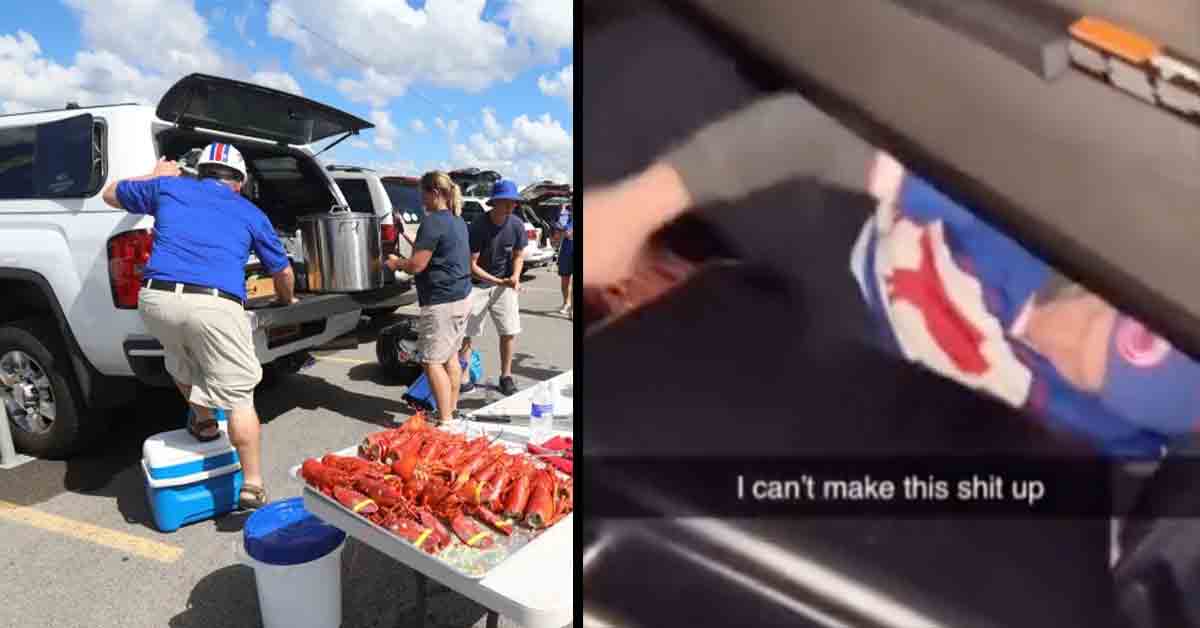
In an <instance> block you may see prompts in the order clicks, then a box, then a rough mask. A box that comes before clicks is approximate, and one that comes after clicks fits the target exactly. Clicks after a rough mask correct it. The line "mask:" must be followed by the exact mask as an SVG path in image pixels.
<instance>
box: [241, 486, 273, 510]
mask: <svg viewBox="0 0 1200 628" xmlns="http://www.w3.org/2000/svg"><path fill="white" fill-rule="evenodd" d="M247 494H249V495H250V499H247V498H246V497H245V495H247ZM266 505H267V489H265V488H263V487H261V486H257V485H254V484H247V483H243V484H242V490H241V493H240V494H239V495H238V507H239V508H241V509H242V510H257V509H259V508H262V507H263V506H266Z"/></svg>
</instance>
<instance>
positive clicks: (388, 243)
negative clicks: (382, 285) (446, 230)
mask: <svg viewBox="0 0 1200 628" xmlns="http://www.w3.org/2000/svg"><path fill="white" fill-rule="evenodd" d="M325 169H326V170H328V171H329V172H330V173H331V174H332V176H333V180H334V182H336V183H337V186H338V189H340V190H341V191H342V195H343V196H345V197H346V202H347V203H349V204H350V209H351V210H353V211H360V212H367V213H372V214H375V216H376V217H378V218H379V232H380V237H381V239H382V242H383V253H384V255H387V254H388V253H397V254H399V255H401V256H403V257H408V256H410V255H412V245H411V244H409V242H408V240H407V239H405V238H402V237H400V235H399V233H400V231H399V227H398V226H397V224H396V220H397V218H396V211H395V208H394V203H393V201H392V198H391V194H390V193H389V192H388V190H387V184H386V183H385V182H384V177H383V176H382V175H380V174H379V173H378V172H376V171H375V170H372V169H370V168H362V167H359V166H342V165H328V166H326V167H325ZM402 224H404V223H402ZM417 224H418V225H419V224H420V223H419V219H418V223H417ZM404 226H405V232H406V234H407V235H408V236H409V238H415V237H416V229H415V228H413V230H412V231H411V232H409V231H408V227H407V225H406V224H405V225H404ZM384 275H385V280H386V281H387V282H388V283H393V282H400V283H403V284H407V285H409V286H411V285H412V281H413V278H412V276H411V275H409V274H408V273H405V272H404V271H400V270H398V271H396V272H395V273H385V274H384ZM416 299H417V294H416V291H415V290H412V291H409V293H408V295H407V298H404V299H400V300H397V301H390V302H388V303H387V304H385V305H384V306H382V307H378V308H369V309H364V310H363V313H365V314H367V315H368V316H382V315H387V314H391V313H392V312H395V311H396V308H397V307H400V306H401V305H408V304H409V303H412V302H413V301H416Z"/></svg>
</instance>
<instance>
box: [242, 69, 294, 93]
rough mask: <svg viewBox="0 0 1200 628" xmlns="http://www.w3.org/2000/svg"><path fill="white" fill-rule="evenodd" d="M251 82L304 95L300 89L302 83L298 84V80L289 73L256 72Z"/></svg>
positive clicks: (251, 77)
mask: <svg viewBox="0 0 1200 628" xmlns="http://www.w3.org/2000/svg"><path fill="white" fill-rule="evenodd" d="M250 82H251V83H257V84H259V85H262V86H264V87H270V88H272V89H278V90H282V91H285V92H291V93H293V94H298V95H303V94H304V92H303V91H301V89H300V83H298V82H296V79H295V78H294V77H293V76H292V75H291V74H288V73H287V72H265V71H264V72H255V73H254V74H252V75H251V76H250Z"/></svg>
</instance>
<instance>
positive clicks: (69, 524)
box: [0, 501, 183, 563]
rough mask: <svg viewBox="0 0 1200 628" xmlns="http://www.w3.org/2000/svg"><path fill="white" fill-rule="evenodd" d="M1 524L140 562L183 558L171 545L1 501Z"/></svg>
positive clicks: (179, 551)
mask: <svg viewBox="0 0 1200 628" xmlns="http://www.w3.org/2000/svg"><path fill="white" fill-rule="evenodd" d="M0 520H7V521H14V522H16V523H23V524H26V525H30V526H33V527H35V528H38V529H41V530H46V531H48V532H56V533H58V534H62V535H64V536H69V537H72V538H76V539H79V540H81V541H87V542H89V543H95V544H97V545H104V546H106V547H111V548H113V549H115V550H120V551H123V552H128V553H130V554H136V555H138V556H141V557H142V558H149V559H150V560H157V561H159V562H162V563H173V562H175V561H177V560H179V557H180V556H182V555H183V548H182V547H175V546H174V545H167V544H166V543H159V542H158V541H151V540H150V539H143V538H141V537H136V536H133V535H132V534H125V533H123V532H117V531H116V530H109V529H108V528H101V527H99V526H94V525H91V524H90V523H84V522H82V521H75V520H73V519H67V518H66V517H59V516H58V515H51V514H49V513H44V512H41V511H39V510H34V509H33V508H27V507H25V506H18V505H16V504H13V503H10V502H6V501H0Z"/></svg>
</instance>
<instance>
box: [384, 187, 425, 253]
mask: <svg viewBox="0 0 1200 628" xmlns="http://www.w3.org/2000/svg"><path fill="white" fill-rule="evenodd" d="M380 179H381V180H382V181H383V189H384V191H386V192H387V195H388V199H389V200H390V201H391V203H392V214H393V216H394V217H395V220H397V221H398V222H397V224H398V225H400V229H401V233H402V234H403V235H406V236H408V238H407V239H401V247H402V248H403V247H405V246H407V247H409V249H406V250H411V246H412V245H410V244H408V240H415V239H416V238H417V230H418V229H420V228H421V219H422V218H423V217H424V216H425V206H424V205H423V204H422V202H421V179H420V178H418V177H408V176H402V175H384V176H382V177H380Z"/></svg>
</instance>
